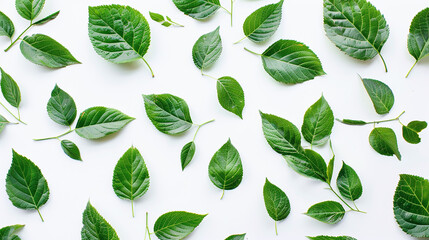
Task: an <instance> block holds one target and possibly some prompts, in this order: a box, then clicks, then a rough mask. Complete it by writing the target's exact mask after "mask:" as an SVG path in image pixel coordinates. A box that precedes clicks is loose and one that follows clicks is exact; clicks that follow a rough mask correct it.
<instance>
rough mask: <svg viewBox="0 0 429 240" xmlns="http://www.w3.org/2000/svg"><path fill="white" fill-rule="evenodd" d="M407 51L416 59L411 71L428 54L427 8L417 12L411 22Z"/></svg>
mask: <svg viewBox="0 0 429 240" xmlns="http://www.w3.org/2000/svg"><path fill="white" fill-rule="evenodd" d="M408 52H409V53H410V54H411V56H413V57H414V59H416V62H415V63H414V65H413V66H412V67H411V69H410V72H411V70H412V69H413V68H414V66H415V65H416V63H417V62H418V61H420V60H421V59H422V58H424V57H426V56H427V55H428V54H429V8H425V9H423V10H422V11H420V12H419V13H417V15H416V16H415V17H414V18H413V21H412V22H411V26H410V33H409V34H408ZM410 72H408V74H410ZM408 74H407V76H408Z"/></svg>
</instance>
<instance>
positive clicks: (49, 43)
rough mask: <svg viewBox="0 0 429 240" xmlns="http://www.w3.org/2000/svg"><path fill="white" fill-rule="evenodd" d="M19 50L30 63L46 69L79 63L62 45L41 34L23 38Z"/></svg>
mask: <svg viewBox="0 0 429 240" xmlns="http://www.w3.org/2000/svg"><path fill="white" fill-rule="evenodd" d="M20 48H21V53H22V55H24V57H25V58H27V59H28V60H29V61H30V62H32V63H35V64H38V65H42V66H45V67H48V68H62V67H66V66H69V65H72V64H80V63H81V62H79V61H78V60H76V58H74V57H73V55H72V54H71V53H70V52H69V50H67V49H66V48H65V47H64V46H63V45H61V44H60V43H59V42H57V41H55V40H54V39H52V38H50V37H48V36H46V35H43V34H34V35H31V36H26V37H24V39H23V40H22V41H21V45H20Z"/></svg>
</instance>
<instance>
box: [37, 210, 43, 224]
mask: <svg viewBox="0 0 429 240" xmlns="http://www.w3.org/2000/svg"><path fill="white" fill-rule="evenodd" d="M36 210H37V213H39V216H40V219H42V222H45V220H44V219H43V217H42V214H41V213H40V211H39V208H36Z"/></svg>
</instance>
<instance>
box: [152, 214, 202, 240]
mask: <svg viewBox="0 0 429 240" xmlns="http://www.w3.org/2000/svg"><path fill="white" fill-rule="evenodd" d="M206 216H207V214H206V215H199V214H195V213H189V212H182V211H175V212H168V213H165V214H163V215H162V216H160V217H159V218H158V219H157V220H156V222H155V226H154V227H153V230H154V233H155V235H156V236H157V237H158V238H159V239H160V240H180V239H184V238H185V237H186V236H188V235H189V234H191V233H192V232H193V231H194V229H195V228H196V227H198V225H200V223H201V222H202V221H203V219H204V218H205V217H206Z"/></svg>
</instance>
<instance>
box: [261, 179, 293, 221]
mask: <svg viewBox="0 0 429 240" xmlns="http://www.w3.org/2000/svg"><path fill="white" fill-rule="evenodd" d="M264 202H265V208H266V209H267V212H268V215H270V217H271V218H272V219H273V220H274V221H281V220H283V219H285V218H287V216H288V215H289V213H290V203H289V198H288V197H287V195H286V193H284V192H283V191H282V190H281V189H280V188H279V187H277V186H275V185H274V184H272V183H270V181H268V179H265V185H264Z"/></svg>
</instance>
